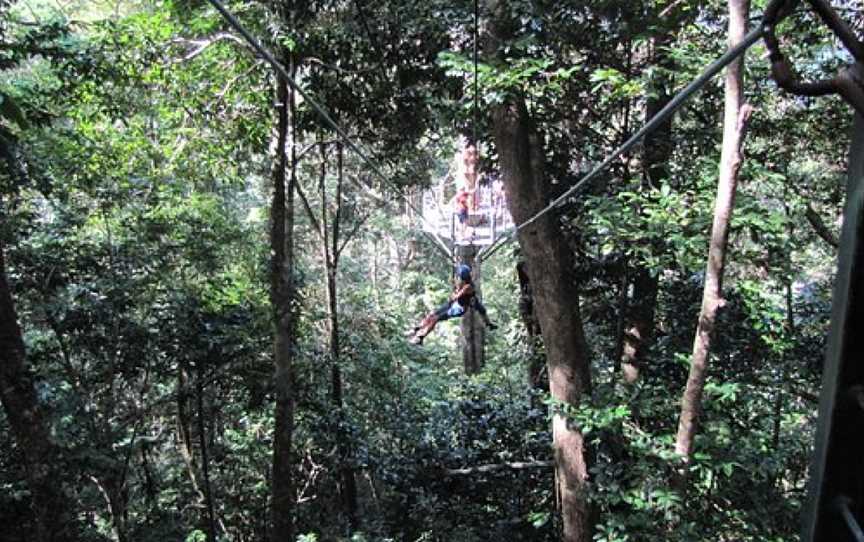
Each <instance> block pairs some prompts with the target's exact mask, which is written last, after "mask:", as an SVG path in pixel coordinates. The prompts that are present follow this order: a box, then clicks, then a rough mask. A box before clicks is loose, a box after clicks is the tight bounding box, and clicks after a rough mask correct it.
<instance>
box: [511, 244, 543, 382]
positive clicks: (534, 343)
mask: <svg viewBox="0 0 864 542" xmlns="http://www.w3.org/2000/svg"><path fill="white" fill-rule="evenodd" d="M516 277H517V278H518V279H519V318H520V319H521V320H522V324H523V325H524V326H525V334H526V335H527V338H528V356H529V359H528V367H527V371H526V376H527V379H528V386H529V387H530V388H531V389H533V390H544V389H547V388H548V387H549V383H548V382H547V381H546V379H545V378H544V375H545V371H544V370H543V368H544V366H545V365H546V358H545V357H544V356H543V354H542V351H541V349H540V344H539V341H540V324H539V323H538V322H537V314H536V312H535V311H534V294H533V293H532V292H531V277H529V276H528V271H527V270H526V264H525V261H524V260H523V261H520V262H519V263H517V264H516Z"/></svg>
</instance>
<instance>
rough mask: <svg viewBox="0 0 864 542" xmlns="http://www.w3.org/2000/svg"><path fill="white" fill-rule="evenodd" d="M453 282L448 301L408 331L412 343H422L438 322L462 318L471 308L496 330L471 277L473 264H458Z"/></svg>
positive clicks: (489, 326) (491, 329)
mask: <svg viewBox="0 0 864 542" xmlns="http://www.w3.org/2000/svg"><path fill="white" fill-rule="evenodd" d="M453 282H454V287H453V292H452V293H451V294H450V297H449V298H448V299H447V302H446V303H443V304H442V305H440V306H439V307H438V308H436V309H435V310H433V311H431V312H429V313H428V314H427V315H426V316H425V317H423V320H422V321H421V322H420V323H419V324H418V325H416V326H414V328H412V329H411V331H409V332H408V337H409V341H410V342H411V344H416V345H422V344H423V339H425V338H426V336H427V335H429V334H430V333H431V332H432V330H433V329H435V326H436V325H437V324H438V322H443V321H445V320H450V319H451V318H460V317H462V316H464V315H465V312H466V311H467V310H469V309H474V310H476V311H477V313H478V314H480V317H481V318H482V319H483V323H484V324H485V325H486V329H488V330H490V331H494V330H495V329H497V328H498V326H496V325H495V324H493V323H492V321H491V320H489V314H488V313H487V312H486V307H484V306H483V304H482V303H481V302H480V299H479V298H478V297H477V291H476V290H475V288H474V281H473V280H472V277H471V266H468V265H465V264H460V265H459V266H457V267H456V272H455V275H454V280H453Z"/></svg>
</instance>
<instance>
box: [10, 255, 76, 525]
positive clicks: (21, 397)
mask: <svg viewBox="0 0 864 542" xmlns="http://www.w3.org/2000/svg"><path fill="white" fill-rule="evenodd" d="M3 252H4V247H3V245H2V243H0V401H2V403H3V409H4V410H5V412H6V418H7V419H8V420H9V426H10V427H11V428H12V435H13V437H14V438H15V442H17V443H18V446H19V447H20V448H21V455H22V457H23V459H24V467H25V472H26V473H27V484H28V486H29V487H30V494H31V500H32V506H33V515H34V519H35V521H36V532H35V533H33V540H34V541H35V542H62V541H66V540H74V539H75V535H74V526H73V524H72V522H71V521H70V519H71V517H72V516H73V513H74V509H73V503H72V501H71V499H68V498H67V497H66V495H65V494H64V493H63V479H64V477H63V476H62V471H61V470H60V466H59V464H58V457H57V456H58V453H57V448H56V447H55V445H54V443H53V442H52V440H51V435H50V432H49V430H48V421H47V420H46V417H47V416H46V413H45V411H44V409H43V407H42V406H41V405H40V404H39V400H38V399H37V397H36V389H35V387H34V382H33V375H32V373H31V371H30V368H29V366H28V365H27V359H26V356H25V350H24V341H23V339H22V337H21V328H20V327H18V316H17V313H16V312H15V305H14V303H13V301H12V295H11V292H10V289H9V283H8V282H7V279H6V261H5V257H4V253H3Z"/></svg>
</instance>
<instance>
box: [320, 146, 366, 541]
mask: <svg viewBox="0 0 864 542" xmlns="http://www.w3.org/2000/svg"><path fill="white" fill-rule="evenodd" d="M342 152H343V151H342V146H341V145H338V151H337V160H338V163H337V175H336V202H335V204H336V208H335V211H334V213H333V221H332V224H331V225H329V228H328V220H327V216H328V213H327V187H326V173H327V171H326V163H327V157H326V154H325V152H324V144H323V143H322V144H321V185H320V190H321V241H322V242H321V246H322V248H321V253H322V257H323V259H324V267H325V271H326V275H327V321H328V326H327V333H328V341H327V342H328V346H329V349H330V380H331V382H330V386H331V396H332V400H333V406H334V407H335V408H336V412H337V417H338V420H339V425H338V427H337V432H338V434H337V435H336V442H337V448H338V455H339V463H340V465H339V477H340V479H341V487H340V492H339V493H340V497H341V501H342V509H343V511H344V513H345V517H346V518H347V520H348V534H349V535H350V534H351V533H352V532H354V531H355V530H357V528H358V527H359V518H358V516H357V481H356V479H355V477H354V470H353V469H352V468H351V466H350V463H351V457H352V455H353V454H352V450H351V445H350V443H349V439H348V434H347V432H346V430H345V427H346V424H347V420H346V417H345V401H344V399H343V389H342V358H341V347H340V344H339V307H338V299H339V298H338V297H337V294H338V292H337V278H338V272H339V230H340V225H341V218H342V182H343V170H342ZM328 229H329V230H330V231H329V232H328Z"/></svg>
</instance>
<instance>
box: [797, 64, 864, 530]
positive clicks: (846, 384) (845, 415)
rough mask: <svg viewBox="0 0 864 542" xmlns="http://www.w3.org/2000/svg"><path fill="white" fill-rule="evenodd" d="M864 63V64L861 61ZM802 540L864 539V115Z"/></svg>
mask: <svg viewBox="0 0 864 542" xmlns="http://www.w3.org/2000/svg"><path fill="white" fill-rule="evenodd" d="M858 68H859V69H860V66H858ZM846 194H847V195H846V207H845V210H844V213H843V231H842V233H841V238H840V255H839V259H838V268H837V277H836V279H835V286H834V297H833V301H832V313H831V332H830V335H829V339H828V349H827V353H826V359H825V368H824V371H823V376H822V392H821V397H820V400H819V425H818V428H817V432H816V449H815V453H814V456H813V463H812V468H811V479H810V488H809V499H808V503H807V508H806V510H805V516H804V529H803V533H802V537H801V540H802V541H804V542H838V541H846V540H854V541H858V542H864V534H862V531H861V527H860V522H861V519H862V518H864V439H862V436H861V429H862V428H864V354H862V353H864V333H862V330H864V118H862V117H861V116H860V115H856V118H855V128H854V134H853V137H852V146H851V149H850V151H849V178H848V182H847V191H846Z"/></svg>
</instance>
